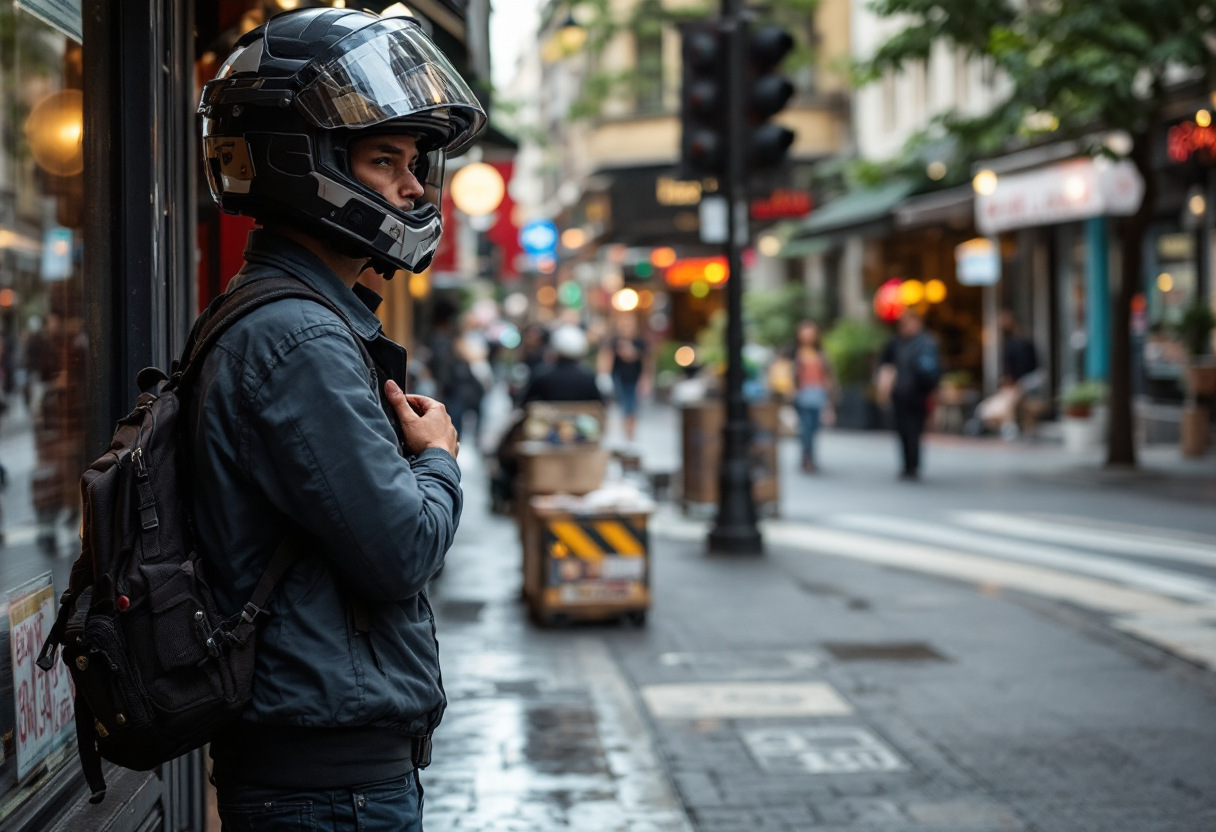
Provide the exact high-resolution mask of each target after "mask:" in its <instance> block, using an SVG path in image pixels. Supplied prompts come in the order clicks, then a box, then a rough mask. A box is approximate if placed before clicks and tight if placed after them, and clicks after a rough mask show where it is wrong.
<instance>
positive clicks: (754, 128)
mask: <svg viewBox="0 0 1216 832" xmlns="http://www.w3.org/2000/svg"><path fill="white" fill-rule="evenodd" d="M793 48H794V39H793V37H791V36H790V33H789V32H787V31H786V30H785V29H783V28H781V27H780V26H777V25H775V24H774V25H769V26H764V27H762V28H760V29H757V30H755V31H754V32H752V33H751V34H750V36H749V38H748V51H747V63H748V71H749V73H748V96H747V116H748V121H749V123H750V124H751V140H750V143H749V146H748V167H749V168H750V169H751V170H760V169H762V168H772V167H777V166H778V165H780V164H781V162H782V161H784V159H785V154H786V152H787V151H788V150H789V149H790V145H792V144H793V143H794V131H792V130H790V129H788V128H785V127H782V126H781V125H779V124H773V123H772V122H771V121H769V119H771V118H772V117H773V116H775V115H776V114H777V113H779V112H781V110H782V109H784V108H785V105H786V103H788V102H789V100H790V97H791V96H792V95H793V94H794V85H793V84H791V83H790V82H789V79H787V78H785V77H784V76H782V75H779V74H777V72H776V69H777V67H778V66H779V65H780V64H781V62H782V61H783V60H784V59H785V56H786V55H788V54H789V52H790V50H791V49H793Z"/></svg>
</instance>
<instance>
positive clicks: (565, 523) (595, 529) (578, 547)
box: [545, 517, 646, 561]
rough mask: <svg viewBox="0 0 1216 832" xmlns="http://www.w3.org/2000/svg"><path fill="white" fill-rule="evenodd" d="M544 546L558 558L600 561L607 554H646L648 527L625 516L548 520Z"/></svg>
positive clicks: (641, 555)
mask: <svg viewBox="0 0 1216 832" xmlns="http://www.w3.org/2000/svg"><path fill="white" fill-rule="evenodd" d="M545 543H546V546H545V548H546V549H547V550H548V552H549V554H550V555H552V556H553V557H555V558H564V557H568V556H574V557H576V558H580V559H581V560H587V561H598V560H601V559H603V558H604V556H605V555H614V556H617V557H643V556H645V554H646V529H645V527H642V528H638V527H637V526H636V525H634V524H633V523H632V522H630V521H629V520H626V519H625V518H623V517H614V518H611V519H598V520H583V519H579V518H574V517H571V518H569V519H565V520H548V521H546V522H545Z"/></svg>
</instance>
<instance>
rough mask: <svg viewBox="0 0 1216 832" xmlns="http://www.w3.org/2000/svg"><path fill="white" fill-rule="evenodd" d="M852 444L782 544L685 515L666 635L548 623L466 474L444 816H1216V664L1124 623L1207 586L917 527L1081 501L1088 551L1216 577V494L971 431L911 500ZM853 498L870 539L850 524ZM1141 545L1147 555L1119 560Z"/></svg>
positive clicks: (961, 828)
mask: <svg viewBox="0 0 1216 832" xmlns="http://www.w3.org/2000/svg"><path fill="white" fill-rule="evenodd" d="M664 420H665V423H666V426H667V427H670V426H671V424H672V420H671V414H670V413H667V414H663V413H660V414H658V415H657V418H656V419H655V420H653V421H655V422H663V421H664ZM664 429H665V428H664ZM825 439H827V440H828V441H826V442H825V446H824V454H823V461H824V464H825V467H826V468H827V473H826V474H824V475H823V477H821V478H817V479H816V478H803V479H800V478H798V477H797V476H796V475H787V476H786V478H785V480H784V482H783V485H784V486H785V487H786V489H787V492H786V495H785V499H784V501H783V508H784V512H783V513H784V515H785V517H784V518H783V520H782V521H780V522H781V523H784V524H785V525H780V524H773V525H771V526H770V527H769V529H770V533H769V541H770V543H769V547H768V551H767V554H766V555H765V557H763V558H734V559H730V558H711V557H707V556H706V555H705V554H704V550H703V546H702V543H701V539H702V538H701V535H702V534H703V532H704V529H703V527H702V526H699V525H697V524H695V523H689V521H687V520H684V519H683V518H680V517H679V516H678V515H677V514H676V513H675V512H674V511H671V510H670V509H664V510H663V511H662V512H661V514H660V516H658V517H656V519H655V521H654V523H653V524H652V569H653V575H652V582H653V589H654V607H653V609H652V611H651V615H650V619H649V623H648V624H647V626H646V627H644V628H637V627H632V626H629V625H625V624H607V625H577V626H572V627H569V628H566V629H559V630H540V629H537V628H536V627H534V626H533V625H532V624H531V623H529V621H528V619H527V616H526V614H525V611H524V607H523V605H522V604H521V603H520V602H519V601H518V595H519V586H520V576H519V550H518V543H517V537H516V532H515V527H514V524H513V522H512V521H511V520H509V519H507V518H501V517H494V516H491V515H489V514H488V512H487V511H486V505H487V503H486V496H485V484H484V476H483V475H482V472H481V471H480V464H479V462H478V460H477V459H476V458H475V457H474V456H472V455H469V457H467V458H465V459H463V460H462V465H463V467H464V469H465V487H466V499H467V504H466V509H465V517H464V520H463V522H462V526H461V530H460V534H459V535H458V538H457V543H456V545H455V547H454V548H453V550H452V552H451V554H450V556H449V558H448V566H447V568H446V569H445V571H444V574H443V575H442V576H441V578H439V579H438V580H437V581H436V582H435V584H434V585H433V588H432V598H433V599H434V602H435V606H436V614H437V618H438V620H439V636H440V643H441V650H442V658H443V667H444V679H445V683H446V686H447V689H448V692H449V697H450V700H451V704H450V706H449V710H448V714H447V716H446V718H445V721H444V723H443V725H442V726H441V727H440V729H439V731H438V733H437V734H436V738H435V754H434V760H435V762H434V763H433V764H432V766H431V768H430V769H428V771H427V772H426V774H425V775H424V781H423V782H424V785H425V787H426V795H427V797H426V803H427V810H426V814H427V828H428V830H431V832H442V830H521V832H522V830H536V832H547V830H559V829H578V830H593V831H594V832H598V831H599V830H605V831H608V830H612V831H613V832H615V830H698V832H745V830H770V829H771V830H789V832H794V830H837V831H838V832H845V830H848V832H862V830H899V831H900V832H902V830H917V831H918V832H936V831H937V830H941V831H942V832H945V830H952V831H953V832H989V830H991V831H992V832H995V831H996V830H1027V831H1029V830H1035V832H1087V830H1092V832H1120V830H1127V831H1128V832H1165V831H1166V830H1177V831H1178V832H1199V830H1205V829H1214V828H1216V775H1214V774H1213V772H1216V675H1214V674H1213V673H1212V672H1211V671H1210V670H1208V669H1207V668H1206V666H1205V665H1204V664H1203V662H1202V661H1199V660H1194V659H1192V660H1186V659H1184V658H1180V657H1179V656H1180V655H1181V654H1180V653H1178V652H1177V651H1175V650H1172V649H1170V648H1169V646H1168V645H1167V644H1166V643H1165V641H1163V640H1160V639H1158V640H1154V639H1153V638H1151V637H1144V638H1141V637H1136V638H1133V637H1131V636H1130V635H1128V634H1127V633H1125V632H1123V631H1121V630H1120V629H1119V628H1118V627H1117V626H1116V625H1117V623H1118V622H1117V621H1116V620H1115V619H1114V618H1112V617H1111V613H1110V611H1109V610H1104V609H1103V608H1102V604H1103V603H1104V602H1107V601H1110V602H1111V603H1115V602H1118V603H1120V604H1126V603H1131V602H1132V601H1135V602H1136V603H1141V604H1144V603H1148V602H1149V601H1151V600H1152V599H1159V602H1160V604H1166V605H1174V606H1175V607H1176V606H1178V605H1180V604H1186V605H1190V606H1188V607H1187V609H1192V610H1200V611H1202V610H1203V609H1206V606H1204V605H1203V604H1202V602H1201V600H1189V601H1188V600H1186V599H1183V598H1179V597H1171V596H1170V594H1169V593H1170V592H1175V593H1181V592H1183V590H1186V591H1187V592H1192V593H1194V592H1199V591H1201V590H1204V587H1203V586H1202V585H1199V584H1186V585H1185V586H1183V585H1181V584H1171V583H1169V582H1168V581H1166V580H1165V577H1163V575H1164V576H1166V577H1169V576H1171V575H1174V574H1182V571H1178V572H1174V571H1171V570H1172V569H1174V567H1176V566H1177V565H1178V564H1177V563H1176V562H1174V561H1171V560H1169V559H1168V558H1166V559H1164V560H1163V559H1162V552H1157V553H1156V554H1152V553H1149V554H1146V555H1145V556H1144V557H1140V556H1138V555H1137V553H1136V552H1135V551H1130V553H1129V551H1122V552H1116V551H1115V549H1116V548H1117V547H1113V546H1112V547H1110V548H1111V551H1108V552H1099V551H1085V550H1084V546H1081V545H1079V544H1078V545H1076V546H1073V547H1072V548H1070V549H1069V552H1070V553H1071V555H1072V559H1071V560H1069V559H1062V558H1060V557H1059V554H1060V552H1059V551H1058V550H1061V549H1063V548H1064V547H1063V544H1060V543H1059V542H1058V541H1057V543H1055V544H1053V545H1054V546H1055V549H1056V550H1057V552H1056V554H1057V559H1056V561H1053V562H1052V563H1050V564H1045V563H1044V562H1043V557H1044V556H1043V551H1044V550H1045V548H1046V546H1045V544H1044V543H1043V541H1042V540H1039V541H1037V542H1036V541H1034V540H1027V539H1025V538H1022V539H1020V543H1018V546H1020V547H1021V548H1018V547H1017V546H1015V545H1014V543H1010V542H1007V543H1005V544H1004V548H1000V549H993V550H992V551H987V550H985V549H983V548H980V547H975V546H972V547H971V548H967V546H964V544H965V543H968V541H969V540H970V539H969V538H961V537H954V538H951V537H942V538H941V539H940V540H938V539H926V538H925V536H924V535H923V534H922V535H921V538H919V539H915V540H913V539H909V538H907V537H906V536H904V537H901V535H907V534H909V532H907V531H906V530H905V529H902V528H901V527H900V526H899V524H898V522H896V521H897V519H898V518H899V517H901V516H903V517H913V518H916V519H919V520H921V521H923V522H924V523H928V524H935V528H936V527H937V526H940V527H941V528H942V529H949V528H950V527H951V524H952V523H963V522H964V520H966V521H967V522H972V521H973V520H974V517H971V516H970V515H968V518H969V519H968V518H961V519H960V518H959V517H957V516H956V515H955V514H953V513H952V512H957V511H960V510H964V509H968V510H976V511H978V510H980V509H984V510H986V511H989V512H993V511H997V510H1000V511H1003V512H1006V514H1007V515H1008V516H1011V517H1015V518H1017V517H1021V518H1025V517H1027V516H1028V515H1029V514H1030V513H1033V512H1039V513H1042V512H1045V511H1047V510H1048V509H1052V510H1054V512H1055V514H1054V515H1052V517H1054V518H1055V519H1042V518H1041V517H1040V520H1039V521H1038V522H1039V525H1038V526H1036V527H1035V528H1036V529H1037V531H1036V534H1038V535H1039V536H1040V538H1041V537H1043V536H1044V535H1047V536H1050V535H1054V536H1055V537H1056V538H1059V539H1060V540H1067V537H1066V536H1065V533H1064V531H1061V528H1063V526H1064V525H1065V520H1063V519H1061V518H1062V517H1065V514H1067V518H1066V519H1067V523H1081V522H1082V521H1084V522H1087V523H1092V524H1100V523H1102V524H1113V523H1121V524H1122V526H1120V528H1123V529H1124V531H1125V532H1126V533H1127V535H1129V538H1128V539H1138V538H1136V537H1135V534H1139V535H1140V536H1141V537H1153V536H1154V535H1156V534H1157V533H1158V532H1159V533H1160V535H1159V536H1161V537H1162V539H1164V540H1166V542H1167V543H1169V541H1170V540H1173V544H1171V545H1173V548H1172V549H1170V548H1169V546H1168V545H1167V546H1166V549H1165V550H1164V553H1165V555H1170V556H1171V557H1172V556H1173V555H1171V552H1173V553H1175V554H1176V555H1177V556H1179V557H1181V556H1182V554H1186V553H1190V554H1189V555H1188V556H1189V557H1191V558H1192V560H1191V561H1190V562H1189V563H1188V564H1187V568H1188V569H1189V570H1190V571H1189V572H1187V574H1188V575H1189V576H1190V577H1189V578H1188V580H1196V581H1206V580H1207V579H1208V578H1210V577H1211V576H1212V570H1213V567H1216V561H1213V562H1212V563H1210V564H1209V563H1207V560H1206V559H1207V557H1208V555H1209V553H1210V552H1216V547H1213V543H1214V538H1213V532H1216V529H1214V528H1212V527H1213V524H1214V522H1216V521H1214V520H1213V519H1212V517H1211V514H1212V513H1211V512H1210V508H1209V507H1208V506H1207V505H1205V504H1203V503H1201V502H1199V501H1196V500H1189V501H1188V499H1186V498H1185V497H1183V498H1179V497H1177V496H1170V497H1169V498H1168V499H1167V498H1166V497H1157V498H1154V497H1153V496H1152V490H1153V489H1152V488H1147V489H1146V488H1141V487H1139V486H1134V485H1131V486H1129V485H1127V484H1126V483H1124V482H1120V483H1117V484H1115V485H1112V486H1110V487H1107V485H1106V484H1103V483H1098V484H1097V485H1096V486H1095V485H1094V484H1093V482H1090V484H1089V485H1086V484H1084V483H1081V484H1077V483H1075V482H1074V483H1073V484H1071V485H1069V484H1068V483H1061V481H1060V480H1061V478H1060V477H1058V476H1057V475H1056V473H1058V469H1060V466H1061V465H1066V466H1067V467H1068V470H1073V469H1074V468H1075V469H1076V471H1077V472H1078V473H1077V474H1076V477H1074V479H1076V478H1083V477H1084V476H1090V477H1091V480H1092V476H1091V475H1089V474H1083V473H1082V472H1083V470H1084V469H1083V466H1082V467H1077V463H1076V462H1066V463H1065V462H1061V461H1060V459H1059V454H1058V450H1055V449H1052V448H1051V447H1046V448H1039V449H1036V448H1033V447H1024V446H1011V447H1008V448H1005V447H1001V446H998V445H986V446H985V445H981V446H957V447H956V446H955V445H953V444H951V443H950V442H946V443H942V444H940V445H937V446H934V447H933V448H931V449H930V455H929V480H928V482H927V483H925V484H924V486H925V487H924V488H921V489H919V490H910V489H909V488H908V487H906V486H901V485H899V484H896V483H894V481H893V476H892V475H893V465H892V471H891V472H887V471H886V468H887V467H888V465H891V461H890V460H889V459H888V457H889V456H891V455H892V453H891V449H890V448H888V447H887V443H886V439H887V438H878V437H860V438H859V437H849V436H846V435H840V436H838V437H835V438H832V437H825ZM672 444H673V443H670V442H666V443H664V442H663V441H662V435H661V432H660V434H659V441H658V442H657V443H651V444H649V445H647V446H646V447H645V448H644V451H646V453H647V454H648V464H650V465H651V467H657V468H663V467H672V465H671V463H672V462H673V460H670V459H668V460H664V459H663V454H665V453H666V454H669V453H670V452H671V451H670V448H671V445H672ZM968 447H970V448H971V449H972V451H974V449H975V448H979V449H980V451H981V452H979V453H970V455H968V454H969V451H968ZM791 450H793V449H791V448H786V449H784V451H785V452H788V451H791ZM794 452H795V453H796V450H795V451H794ZM462 456H463V455H462ZM664 463H666V464H664ZM1053 465H1054V466H1056V472H1055V473H1053V469H1052V468H1051V466H1053ZM1185 473H1186V472H1184V474H1185ZM1195 476H1196V477H1197V478H1198V479H1197V481H1200V482H1206V481H1207V480H1205V479H1202V478H1203V477H1205V476H1206V473H1205V472H1204V471H1198V473H1196V474H1195ZM1176 479H1177V477H1173V478H1171V479H1170V480H1169V481H1170V482H1171V483H1174V482H1176ZM1150 485H1151V483H1150ZM913 488H915V487H913ZM1191 490H1192V491H1193V490H1194V489H1191ZM1165 491H1166V493H1167V494H1168V493H1169V491H1168V489H1167V490H1165ZM1183 491H1184V492H1185V491H1186V489H1183ZM1070 495H1071V496H1070ZM846 512H852V514H853V515H854V516H853V517H852V519H851V520H849V523H851V524H852V525H850V526H849V527H848V530H847V531H845V530H842V528H841V527H840V526H839V525H837V526H833V525H832V523H833V522H835V521H836V520H838V519H839V518H840V517H843V516H844V514H845V513H846ZM857 513H865V514H868V515H870V518H869V520H865V521H861V520H858V519H857V517H856V516H855V515H856V514H857ZM1002 516H1005V515H1002ZM884 517H885V518H886V521H885V525H884V519H883V518H884ZM986 518H987V519H985V521H984V522H987V523H989V525H990V526H992V525H993V524H994V523H995V522H996V521H995V520H993V518H992V517H991V516H986ZM1006 519H1008V517H1006ZM1154 520H1155V521H1156V523H1155V524H1154ZM867 524H868V525H867ZM973 525H974V524H973ZM1068 528H1073V526H1069V527H1068ZM1094 528H1097V526H1096V525H1095V526H1094ZM1133 529H1134V530H1135V534H1133V532H1132V530H1133ZM1108 530H1109V529H1108ZM920 531H921V532H923V531H924V530H923V529H921V530H920ZM1065 531H1067V529H1065ZM1074 533H1075V529H1074ZM943 534H945V533H944V532H943ZM990 534H991V535H992V536H993V537H999V535H997V534H996V533H995V532H990ZM1169 535H1177V536H1178V537H1175V538H1169ZM1182 535H1185V539H1184V538H1183V537H1181V536H1182ZM913 537H915V535H914V536H913ZM1184 543H1185V545H1183V544H1184ZM968 545H970V544H968ZM1095 546H1096V544H1095ZM1188 547H1189V548H1188ZM963 549H966V551H962V550H963ZM955 550H958V551H955ZM1178 553H1182V554H1178ZM1150 555H1152V556H1151V557H1150ZM905 556H906V557H907V564H906V568H905V567H904V566H903V565H901V564H900V563H899V562H897V561H896V558H903V557H905ZM1116 556H1117V557H1118V558H1121V559H1122V561H1123V562H1125V563H1129V564H1131V565H1133V566H1135V567H1136V569H1134V570H1130V571H1129V570H1125V571H1124V572H1111V567H1110V562H1111V559H1112V558H1115V557H1116ZM951 557H953V558H954V560H951V559H950V558H951ZM960 558H970V560H959V559H960ZM1034 558H1037V559H1038V560H1037V561H1036V562H1035V563H1034V564H1033V565H1030V561H1031V560H1032V559H1034ZM1096 559H1098V560H1096ZM1099 560H1100V562H1099ZM943 564H945V566H947V567H951V568H956V571H955V572H951V571H950V570H949V569H946V568H944V567H943ZM960 564H961V566H960ZM977 564H979V566H977ZM1095 564H1097V565H1095ZM980 566H983V567H985V568H990V569H991V574H990V576H989V573H988V572H984V571H983V570H982V569H980ZM1099 566H1100V567H1101V569H1099V568H1098V567H1099ZM964 567H965V568H964ZM960 569H961V570H962V571H958V570H960ZM967 570H971V571H967ZM977 570H979V571H977ZM1017 570H1021V571H1017ZM1070 570H1072V571H1070ZM1076 570H1079V571H1076ZM1085 570H1089V572H1100V571H1101V570H1106V573H1109V575H1107V577H1101V576H1097V575H1095V574H1089V573H1087V572H1086V571H1085ZM1137 570H1140V571H1137ZM1144 570H1149V571H1144ZM1152 570H1156V571H1152ZM1183 571H1185V570H1183ZM1103 574H1105V573H1103ZM1110 575H1115V576H1116V577H1118V581H1116V580H1114V579H1113V578H1110ZM1019 581H1020V583H1019ZM1036 581H1038V582H1039V583H1036ZM1137 581H1142V584H1141V583H1137ZM1179 586H1180V587H1182V588H1181V589H1178V588H1177V587H1179ZM1059 587H1064V589H1063V590H1059ZM1052 588H1055V589H1057V590H1059V591H1056V592H1055V593H1054V594H1053V591H1052ZM1204 591H1205V590H1204ZM1069 592H1072V593H1073V594H1072V595H1069V594H1068V593H1069ZM1197 597H1198V596H1197ZM1112 599H1113V600H1112ZM1128 599H1131V601H1129V600H1128ZM1171 609H1172V607H1171ZM1202 626H1206V627H1208V628H1209V629H1210V630H1212V631H1213V632H1216V627H1213V625H1212V624H1203V625H1202ZM1150 635H1151V634H1150Z"/></svg>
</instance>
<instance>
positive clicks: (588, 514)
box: [521, 495, 652, 626]
mask: <svg viewBox="0 0 1216 832" xmlns="http://www.w3.org/2000/svg"><path fill="white" fill-rule="evenodd" d="M651 510H652V507H651V506H649V505H646V506H639V505H635V506H620V507H611V506H594V507H589V506H586V505H585V504H584V502H583V501H581V500H579V499H577V498H572V497H567V496H565V495H554V496H539V497H532V498H531V499H530V500H529V501H528V505H527V508H526V514H527V517H526V519H525V521H524V522H523V523H522V525H521V532H522V536H523V552H524V601H525V602H526V603H527V605H528V610H529V612H530V613H531V615H532V618H533V620H535V621H536V622H537V623H540V624H544V625H559V624H564V623H568V622H572V621H602V620H608V619H617V618H623V619H625V620H627V621H629V622H630V623H633V624H636V625H638V626H641V625H644V624H645V623H646V613H647V610H649V608H650V561H649V550H650V545H649V539H648V534H647V529H646V523H647V520H648V519H649V516H650V513H651Z"/></svg>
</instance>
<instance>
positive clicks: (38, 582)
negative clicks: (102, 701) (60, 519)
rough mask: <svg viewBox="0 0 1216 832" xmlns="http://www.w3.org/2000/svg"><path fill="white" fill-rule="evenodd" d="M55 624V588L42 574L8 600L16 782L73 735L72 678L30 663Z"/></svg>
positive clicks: (58, 665)
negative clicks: (43, 669) (14, 719)
mask: <svg viewBox="0 0 1216 832" xmlns="http://www.w3.org/2000/svg"><path fill="white" fill-rule="evenodd" d="M54 622H55V589H54V587H53V586H52V584H51V573H49V572H48V573H46V574H45V575H42V576H41V577H38V578H35V579H34V580H32V581H30V582H29V583H26V584H23V585H22V586H20V587H18V588H17V589H16V590H14V591H13V593H12V595H10V596H9V601H8V627H9V653H10V657H11V659H12V667H13V706H14V708H15V709H16V713H15V717H16V726H15V728H14V731H13V734H14V736H13V744H14V746H15V749H16V755H17V778H18V779H22V778H24V777H25V776H26V775H27V774H29V773H30V772H32V771H34V770H35V769H36V768H37V767H38V764H39V763H41V762H42V761H43V760H44V759H45V758H46V756H47V755H48V754H50V753H51V752H52V751H54V750H55V749H56V748H58V747H59V746H61V745H63V743H64V742H65V741H66V740H67V739H68V737H69V736H70V735H72V734H73V733H74V725H75V723H74V721H73V719H74V715H75V711H74V710H73V707H72V702H73V687H72V677H71V674H69V673H68V670H67V668H66V667H64V666H63V662H59V661H57V662H55V664H54V666H53V667H52V668H51V669H50V670H49V671H47V672H43V671H42V670H41V669H40V668H39V667H38V666H37V665H36V664H35V663H34V662H35V660H36V659H37V658H38V651H39V650H41V649H42V643H43V642H44V641H45V640H46V636H47V634H48V633H49V632H50V630H51V625H52V624H53V623H54Z"/></svg>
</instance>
